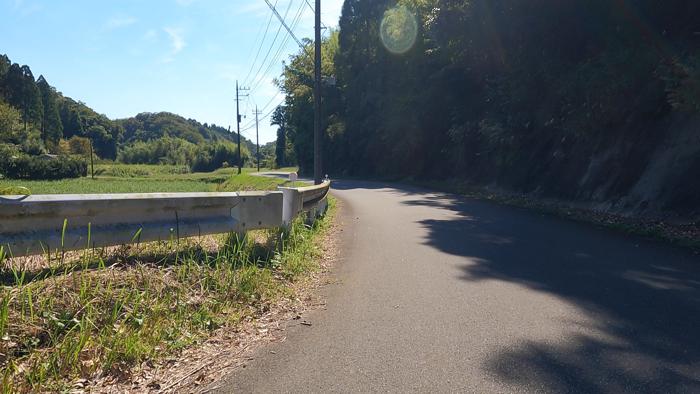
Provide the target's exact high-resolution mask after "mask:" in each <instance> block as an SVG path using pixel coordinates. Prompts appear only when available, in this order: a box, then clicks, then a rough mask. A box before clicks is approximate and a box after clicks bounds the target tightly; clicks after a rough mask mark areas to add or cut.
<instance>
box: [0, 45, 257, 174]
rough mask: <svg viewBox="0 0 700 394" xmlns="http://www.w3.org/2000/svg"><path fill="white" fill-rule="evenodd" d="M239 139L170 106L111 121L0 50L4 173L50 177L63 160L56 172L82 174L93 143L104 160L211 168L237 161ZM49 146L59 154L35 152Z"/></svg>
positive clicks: (0, 163) (245, 153)
mask: <svg viewBox="0 0 700 394" xmlns="http://www.w3.org/2000/svg"><path fill="white" fill-rule="evenodd" d="M235 141H236V139H235V136H234V135H233V134H230V133H229V132H228V130H227V129H224V128H223V127H220V126H217V125H214V124H211V125H208V124H206V123H205V124H201V123H199V122H197V121H196V120H193V119H185V118H183V117H181V116H178V115H175V114H171V113H167V112H161V113H142V114H139V115H137V116H135V117H133V118H128V119H119V120H110V119H109V118H107V117H106V116H104V115H101V114H98V113H97V112H95V111H94V110H92V109H91V108H90V107H88V106H87V105H86V104H85V103H82V102H80V101H75V100H73V99H71V98H70V97H66V96H64V95H63V94H61V92H59V91H57V90H56V88H54V87H53V86H51V85H50V84H49V83H48V82H47V80H46V79H45V78H44V77H43V76H39V77H38V78H35V77H34V75H33V73H32V71H31V69H30V67H29V66H20V65H19V64H17V63H12V62H11V61H10V59H9V58H8V57H7V56H6V55H1V56H0V156H2V157H0V174H3V175H5V176H9V177H21V178H47V177H48V178H52V177H54V176H51V175H52V172H53V173H55V170H56V168H58V167H66V173H65V174H59V173H55V174H54V175H55V177H58V178H60V177H64V176H63V175H66V176H68V175H70V174H72V175H73V176H79V175H81V174H83V175H84V172H85V170H84V168H85V166H84V165H82V166H81V165H80V162H82V161H84V158H85V157H86V155H89V153H90V152H89V151H90V144H92V146H93V150H94V153H95V154H96V155H97V157H98V158H101V159H107V160H118V161H121V162H124V163H139V164H159V163H164V164H179V165H188V166H190V167H191V168H192V170H194V171H211V170H214V169H217V168H220V167H221V166H222V165H226V164H228V165H231V166H233V165H235V164H236V163H237V158H238V152H237V149H236V146H235V144H234V142H235ZM242 142H243V148H242V157H243V160H244V161H250V160H251V156H250V153H249V152H250V147H251V146H253V144H252V143H251V142H250V141H248V140H246V139H245V138H244V139H243V141H242ZM46 153H50V154H56V155H59V157H60V159H54V160H53V161H47V160H45V159H42V160H34V159H33V158H34V157H37V156H39V155H42V154H46ZM45 163H52V164H51V165H49V164H45ZM61 163H67V164H66V166H63V165H62V164H61ZM44 167H46V168H44ZM49 167H51V168H49ZM68 167H70V168H68ZM81 167H82V168H81ZM39 168H41V171H39V170H38V169H39ZM76 168H77V169H78V170H79V171H72V170H73V169H76Z"/></svg>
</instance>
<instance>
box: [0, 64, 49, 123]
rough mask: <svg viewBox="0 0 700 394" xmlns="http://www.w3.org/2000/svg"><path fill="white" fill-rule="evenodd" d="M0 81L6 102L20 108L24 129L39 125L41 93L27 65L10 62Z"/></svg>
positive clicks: (41, 111)
mask: <svg viewBox="0 0 700 394" xmlns="http://www.w3.org/2000/svg"><path fill="white" fill-rule="evenodd" d="M0 82H2V91H3V94H4V96H5V99H6V100H7V102H8V104H10V105H11V106H13V107H15V108H17V109H19V110H20V113H21V114H22V120H23V121H24V127H25V129H26V128H28V127H29V126H30V125H39V124H40V123H41V119H42V117H43V106H42V103H41V94H40V92H39V88H38V87H37V84H36V81H35V80H34V75H33V74H32V71H31V70H30V69H29V67H28V66H20V65H19V64H17V63H14V64H12V65H11V66H10V67H9V68H8V69H7V72H6V73H5V75H4V78H3V80H2V81H0Z"/></svg>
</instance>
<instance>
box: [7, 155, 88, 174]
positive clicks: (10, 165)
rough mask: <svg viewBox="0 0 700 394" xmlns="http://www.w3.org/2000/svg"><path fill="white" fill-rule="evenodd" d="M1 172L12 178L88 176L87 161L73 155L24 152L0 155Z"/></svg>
mask: <svg viewBox="0 0 700 394" xmlns="http://www.w3.org/2000/svg"><path fill="white" fill-rule="evenodd" d="M0 173H1V174H2V175H3V176H5V177H7V178H12V179H49V180H53V179H64V178H79V177H81V176H87V163H86V162H85V161H84V160H82V159H79V158H75V157H71V156H56V157H50V156H30V155H27V154H24V153H19V152H14V154H10V155H5V154H2V156H0Z"/></svg>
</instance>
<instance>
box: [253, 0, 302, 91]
mask: <svg viewBox="0 0 700 394" xmlns="http://www.w3.org/2000/svg"><path fill="white" fill-rule="evenodd" d="M293 3H294V0H291V1H290V2H289V4H288V5H287V10H286V11H285V12H284V17H285V18H286V17H287V15H289V10H290V9H291V8H292V4H293ZM277 15H279V14H277ZM281 31H282V25H281V24H280V26H279V27H278V28H277V32H276V33H275V38H274V39H273V40H272V44H270V47H269V48H268V49H267V53H266V54H265V58H264V59H263V60H262V62H260V67H259V68H258V71H257V72H256V73H255V76H254V77H253V78H252V79H247V78H246V80H247V82H248V85H252V84H251V83H250V82H254V81H256V80H257V79H258V76H259V75H260V72H261V71H262V69H263V67H265V64H266V63H267V60H268V59H269V57H270V52H272V48H274V47H275V43H276V42H277V38H278V37H279V35H280V32H281Z"/></svg>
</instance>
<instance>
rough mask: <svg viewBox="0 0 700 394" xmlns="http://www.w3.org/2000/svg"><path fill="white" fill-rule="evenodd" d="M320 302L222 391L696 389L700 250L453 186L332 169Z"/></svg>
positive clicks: (699, 377) (699, 367)
mask: <svg viewBox="0 0 700 394" xmlns="http://www.w3.org/2000/svg"><path fill="white" fill-rule="evenodd" d="M334 189H335V191H334V194H335V196H337V197H338V198H340V199H341V200H343V201H344V210H343V212H342V214H341V217H340V220H341V222H342V225H343V228H344V231H343V233H342V236H343V245H342V255H343V256H344V259H343V260H342V261H340V262H339V263H338V266H337V268H336V270H335V273H334V276H335V277H336V279H338V281H339V283H338V284H335V285H329V286H327V287H326V288H325V289H324V290H323V291H324V293H325V294H324V296H325V297H326V299H327V309H326V310H318V311H315V312H312V313H311V314H310V315H309V316H305V319H307V320H309V321H311V322H312V323H313V325H312V326H302V325H299V324H298V323H295V322H292V323H291V325H290V327H289V329H288V333H287V339H286V341H284V342H282V343H276V344H272V345H269V346H267V347H265V348H262V349H260V350H259V351H258V352H257V354H256V355H255V358H254V359H253V360H252V361H250V362H249V363H248V364H247V366H246V367H245V368H241V369H239V370H238V371H235V372H234V373H233V374H232V375H230V376H229V377H228V378H227V379H226V380H225V381H224V382H219V383H218V384H217V386H220V387H221V388H220V389H219V392H237V393H238V392H260V393H270V392H297V393H307V392H319V393H325V392H475V393H484V392H557V393H560V392H611V393H619V392H635V393H639V392H664V393H666V392H687V393H690V392H695V393H700V257H699V256H697V255H694V254H692V253H690V252H687V251H683V250H678V249H675V248H672V247H669V246H664V245H660V244H657V243H655V242H652V241H646V240H643V239H641V238H637V237H631V236H626V235H622V234H618V233H614V232H611V231H608V230H605V229H600V228H596V227H594V226H591V225H586V224H580V223H574V222H570V221H566V220H561V219H557V218H553V217H549V216H543V215H539V214H537V213H533V212H529V211H525V210H521V209H516V208H509V207H503V206H499V205H495V204H491V203H487V202H480V201H474V200H469V199H463V198H460V197H456V196H454V195H450V194H442V193H433V192H428V191H424V190H422V189H417V188H410V187H402V186H396V185H384V184H379V183H369V182H345V181H344V182H336V183H334Z"/></svg>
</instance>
